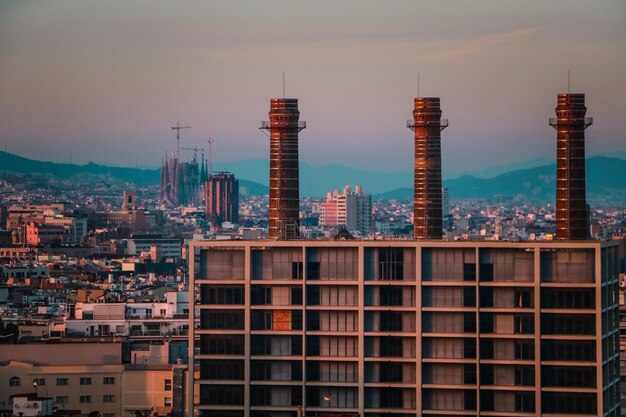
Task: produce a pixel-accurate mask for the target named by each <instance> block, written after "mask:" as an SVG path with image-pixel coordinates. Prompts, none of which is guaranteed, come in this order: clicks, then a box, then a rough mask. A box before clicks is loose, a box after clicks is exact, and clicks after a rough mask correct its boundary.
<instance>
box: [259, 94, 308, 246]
mask: <svg viewBox="0 0 626 417" xmlns="http://www.w3.org/2000/svg"><path fill="white" fill-rule="evenodd" d="M299 117H300V112H299V111H298V99H297V98H273V99H271V100H270V112H269V118H270V120H269V122H261V127H260V128H261V129H264V130H269V132H270V133H269V136H270V207H269V210H270V211H269V237H270V239H294V238H297V237H299V235H300V231H299V227H300V219H299V212H300V187H299V170H298V133H299V132H300V131H301V130H302V129H304V128H305V127H306V122H303V121H302V122H301V121H299Z"/></svg>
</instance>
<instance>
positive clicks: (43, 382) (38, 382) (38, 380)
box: [33, 378, 46, 387]
mask: <svg viewBox="0 0 626 417" xmlns="http://www.w3.org/2000/svg"><path fill="white" fill-rule="evenodd" d="M33 384H34V385H35V384H36V385H37V386H38V387H42V386H44V385H46V378H33Z"/></svg>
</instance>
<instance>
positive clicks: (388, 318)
mask: <svg viewBox="0 0 626 417" xmlns="http://www.w3.org/2000/svg"><path fill="white" fill-rule="evenodd" d="M380 331H381V332H401V331H402V313H401V312H399V311H381V312H380Z"/></svg>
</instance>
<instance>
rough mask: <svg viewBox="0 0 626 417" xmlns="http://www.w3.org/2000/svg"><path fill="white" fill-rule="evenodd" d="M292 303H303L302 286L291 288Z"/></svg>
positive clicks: (298, 304)
mask: <svg viewBox="0 0 626 417" xmlns="http://www.w3.org/2000/svg"><path fill="white" fill-rule="evenodd" d="M291 305H295V306H300V305H302V288H300V287H294V288H292V289H291Z"/></svg>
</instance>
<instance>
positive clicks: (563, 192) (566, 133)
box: [550, 93, 593, 240]
mask: <svg viewBox="0 0 626 417" xmlns="http://www.w3.org/2000/svg"><path fill="white" fill-rule="evenodd" d="M555 110H556V118H551V119H550V126H552V127H554V128H555V129H556V131H557V133H556V238H557V239H558V240H584V239H588V238H589V217H588V209H587V191H586V182H585V129H587V128H588V127H589V126H591V124H592V122H593V120H592V119H591V117H585V114H586V113H587V107H585V95H584V94H570V93H567V94H559V96H558V102H557V106H556V109H555Z"/></svg>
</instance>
